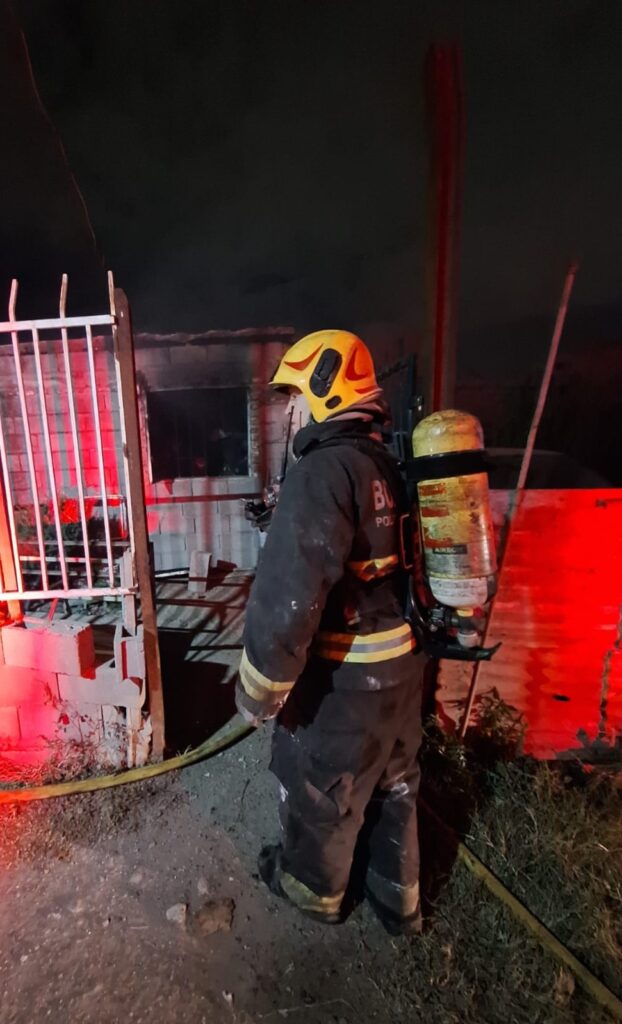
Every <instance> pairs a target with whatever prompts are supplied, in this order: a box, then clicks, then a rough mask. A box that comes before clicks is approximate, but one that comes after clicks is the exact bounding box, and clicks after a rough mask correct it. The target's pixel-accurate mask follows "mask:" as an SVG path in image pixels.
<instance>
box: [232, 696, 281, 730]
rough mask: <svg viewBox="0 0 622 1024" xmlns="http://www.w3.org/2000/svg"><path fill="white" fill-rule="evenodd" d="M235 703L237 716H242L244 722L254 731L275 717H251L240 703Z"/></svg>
mask: <svg viewBox="0 0 622 1024" xmlns="http://www.w3.org/2000/svg"><path fill="white" fill-rule="evenodd" d="M236 703H237V707H238V712H239V714H240V715H241V716H242V718H243V719H244V721H245V722H247V723H248V724H249V725H252V726H253V728H254V729H261V727H262V725H265V724H266V722H269V721H271V719H272V718H274V717H275V716H274V715H265V716H263V715H253V714H252V712H251V711H249V710H248V709H247V708H245V707H244V705H243V704H242V702H241V701H238V702H236Z"/></svg>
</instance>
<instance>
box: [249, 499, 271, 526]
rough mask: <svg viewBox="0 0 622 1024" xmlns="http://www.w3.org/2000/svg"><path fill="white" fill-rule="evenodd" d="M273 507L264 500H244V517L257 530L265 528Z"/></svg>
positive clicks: (268, 522)
mask: <svg viewBox="0 0 622 1024" xmlns="http://www.w3.org/2000/svg"><path fill="white" fill-rule="evenodd" d="M272 512H273V509H272V508H270V507H269V506H268V505H266V503H265V501H245V502H244V518H245V519H247V520H248V522H249V523H250V524H251V526H255V527H256V528H257V529H258V530H266V529H267V528H268V526H269V524H270V520H271V518H272Z"/></svg>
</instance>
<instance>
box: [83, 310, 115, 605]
mask: <svg viewBox="0 0 622 1024" xmlns="http://www.w3.org/2000/svg"><path fill="white" fill-rule="evenodd" d="M86 346H87V351H88V358H89V375H90V379H91V397H92V399H93V413H94V415H95V437H96V441H97V465H98V469H99V486H100V490H101V501H102V508H103V512H104V534H105V536H106V551H107V554H108V579H109V581H110V586H111V587H114V562H113V558H112V543H111V539H110V520H109V518H108V495H107V494H106V474H105V472H104V450H103V446H102V428H101V418H100V415H99V398H98V396H97V379H96V377H95V354H94V352H93V332H92V330H91V325H90V324H87V325H86Z"/></svg>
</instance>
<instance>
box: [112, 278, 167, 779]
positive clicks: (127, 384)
mask: <svg viewBox="0 0 622 1024" xmlns="http://www.w3.org/2000/svg"><path fill="white" fill-rule="evenodd" d="M114 308H115V314H116V318H117V323H116V326H115V327H113V335H114V351H115V359H116V360H117V367H118V379H119V388H120V393H121V408H122V416H123V422H124V434H125V437H124V445H125V451H124V459H125V469H126V483H127V489H128V496H127V497H128V511H129V518H130V538H131V541H132V550H133V555H134V570H135V578H136V581H137V583H138V590H139V594H140V609H141V619H142V624H143V627H144V631H145V664H146V669H147V693H148V695H149V712H150V715H151V725H152V728H153V747H152V755H153V758H154V759H156V760H160V759H161V758H162V757H163V754H164V698H163V694H162V671H161V667H160V647H159V644H158V622H157V614H156V603H155V594H154V590H153V578H152V573H151V560H150V556H149V533H148V531H147V514H146V510H145V488H144V483H143V464H142V450H141V443H140V423H139V419H138V401H137V394H136V367H135V364H134V344H133V340H132V323H131V316H130V307H129V303H128V301H127V296H126V294H125V292H124V291H122V290H121V289H120V288H115V290H114Z"/></svg>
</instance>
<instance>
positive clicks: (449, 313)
mask: <svg viewBox="0 0 622 1024" xmlns="http://www.w3.org/2000/svg"><path fill="white" fill-rule="evenodd" d="M425 84H426V101H427V112H428V137H429V146H430V182H429V193H428V252H427V260H426V264H427V266H426V277H427V306H428V315H427V319H428V329H427V336H428V344H427V353H426V355H427V361H428V362H429V369H428V373H427V378H428V380H427V386H426V388H425V391H426V394H425V401H426V413H428V412H434V411H436V410H438V409H447V408H451V407H452V406H453V404H454V401H455V388H456V301H457V289H458V246H459V222H460V205H461V198H462V163H463V113H462V112H463V87H462V58H461V53H460V50H459V48H458V47H457V46H455V45H453V46H439V45H434V46H432V47H431V48H430V50H429V52H428V56H427V59H426V68H425Z"/></svg>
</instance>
